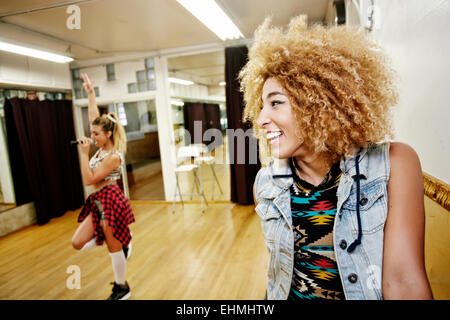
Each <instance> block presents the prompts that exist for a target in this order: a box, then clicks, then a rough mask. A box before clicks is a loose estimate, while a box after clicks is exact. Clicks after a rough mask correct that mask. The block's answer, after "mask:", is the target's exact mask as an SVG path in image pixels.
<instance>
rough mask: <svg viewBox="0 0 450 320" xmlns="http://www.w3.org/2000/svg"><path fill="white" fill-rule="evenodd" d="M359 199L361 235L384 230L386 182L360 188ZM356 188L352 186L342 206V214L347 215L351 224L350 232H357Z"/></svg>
mask: <svg viewBox="0 0 450 320" xmlns="http://www.w3.org/2000/svg"><path fill="white" fill-rule="evenodd" d="M360 191H361V195H360V197H359V201H360V205H359V210H360V215H361V230H362V233H363V234H371V233H375V232H377V231H379V230H382V229H383V228H384V223H385V222H386V216H387V190H386V182H385V181H383V180H375V181H372V182H370V183H367V184H365V185H362V186H361V189H360ZM356 201H357V200H356V186H355V184H354V185H353V186H352V189H351V192H350V195H349V197H348V198H347V200H346V201H345V202H344V203H343V205H342V214H344V215H348V216H349V218H350V221H351V224H352V231H353V232H354V233H355V234H356V233H357V232H358V221H357V217H356V205H357V203H356Z"/></svg>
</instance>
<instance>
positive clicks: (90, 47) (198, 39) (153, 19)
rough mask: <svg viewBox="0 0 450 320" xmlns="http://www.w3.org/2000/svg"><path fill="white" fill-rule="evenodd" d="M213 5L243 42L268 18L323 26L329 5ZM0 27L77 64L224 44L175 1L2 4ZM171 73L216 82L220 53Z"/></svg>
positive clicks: (279, 1) (301, 1)
mask: <svg viewBox="0 0 450 320" xmlns="http://www.w3.org/2000/svg"><path fill="white" fill-rule="evenodd" d="M216 2H217V3H218V4H219V6H221V7H222V9H223V10H224V11H225V12H226V13H227V14H228V15H229V16H230V18H231V19H232V20H233V22H234V23H235V24H236V25H237V27H238V28H239V29H240V30H241V32H242V33H243V35H244V37H245V38H252V36H253V32H254V30H255V29H256V27H257V26H258V25H259V24H260V23H261V22H262V21H263V20H264V18H265V17H266V16H268V15H272V17H273V23H274V24H276V25H285V24H287V23H288V22H289V20H290V18H292V17H293V16H296V15H298V14H301V13H304V14H307V15H308V18H309V21H310V22H318V21H323V20H324V17H325V14H326V11H327V7H328V4H329V0H216ZM70 4H76V5H77V6H78V7H79V8H80V13H81V24H80V27H81V29H78V30H77V29H73V30H71V29H69V28H68V27H67V26H66V21H67V19H68V17H69V16H70V13H67V12H66V10H67V7H68V6H69V5H70ZM0 23H1V25H4V26H7V27H8V28H9V30H13V29H20V31H21V32H22V33H23V32H25V33H28V34H30V35H33V38H39V37H43V38H45V39H48V40H52V41H54V42H56V43H58V44H59V45H60V47H62V48H64V51H66V52H67V53H68V54H69V55H70V56H72V57H73V58H74V59H75V60H76V61H85V60H89V59H97V58H103V57H111V56H118V55H124V54H134V53H143V52H151V51H157V50H163V49H171V48H180V47H187V46H200V45H203V44H211V43H222V41H221V40H220V38H219V37H217V36H216V35H215V34H214V33H212V32H211V31H210V30H209V29H208V28H207V27H205V26H204V25H203V24H202V23H201V22H200V21H198V20H197V19H196V18H195V17H194V16H193V15H191V14H190V13H189V12H188V11H187V10H186V9H184V8H183V7H182V6H181V5H180V4H179V3H178V2H177V1H176V0H126V1H125V0H72V1H67V0H66V1H62V0H14V1H10V0H0ZM11 34H12V33H11ZM2 36H4V37H8V35H4V34H2ZM14 37H15V36H14ZM16 40H17V39H16ZM43 43H44V42H43ZM25 44H26V43H25ZM35 45H36V44H35ZM169 67H170V68H171V69H172V71H173V70H177V71H178V72H185V73H191V74H193V75H194V76H195V77H204V78H205V79H206V78H208V77H209V78H210V79H209V80H210V81H214V82H215V81H217V80H218V79H223V70H224V57H223V52H222V53H210V54H202V55H199V56H196V57H193V56H184V57H179V58H172V59H170V60H169ZM213 77H214V79H211V78H213Z"/></svg>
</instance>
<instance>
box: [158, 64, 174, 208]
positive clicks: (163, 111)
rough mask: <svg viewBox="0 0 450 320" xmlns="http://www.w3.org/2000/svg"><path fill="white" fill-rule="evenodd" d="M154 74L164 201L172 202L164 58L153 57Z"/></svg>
mask: <svg viewBox="0 0 450 320" xmlns="http://www.w3.org/2000/svg"><path fill="white" fill-rule="evenodd" d="M154 59H155V73H156V118H157V122H158V139H159V151H160V154H161V167H162V174H163V181H164V194H165V198H166V201H172V200H173V190H174V188H175V183H176V182H175V181H176V179H175V172H174V169H175V165H176V163H175V137H174V132H173V119H172V109H171V106H170V93H169V80H168V78H169V75H168V68H167V58H166V57H154Z"/></svg>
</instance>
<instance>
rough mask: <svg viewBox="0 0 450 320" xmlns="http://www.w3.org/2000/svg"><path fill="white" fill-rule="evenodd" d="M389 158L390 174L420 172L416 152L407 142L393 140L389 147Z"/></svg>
mask: <svg viewBox="0 0 450 320" xmlns="http://www.w3.org/2000/svg"><path fill="white" fill-rule="evenodd" d="M389 160H390V166H391V175H392V174H396V175H398V174H400V175H406V176H410V175H411V174H414V173H415V175H417V174H418V173H419V174H420V177H421V174H422V168H421V165H420V159H419V156H418V155H417V152H416V151H415V150H414V149H413V148H412V147H411V146H410V145H408V144H406V143H403V142H393V143H391V144H390V148H389Z"/></svg>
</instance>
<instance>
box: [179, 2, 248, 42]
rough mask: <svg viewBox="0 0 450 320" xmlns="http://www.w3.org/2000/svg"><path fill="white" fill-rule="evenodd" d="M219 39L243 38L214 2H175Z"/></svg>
mask: <svg viewBox="0 0 450 320" xmlns="http://www.w3.org/2000/svg"><path fill="white" fill-rule="evenodd" d="M177 1H178V3H180V4H181V5H182V6H183V7H184V8H186V10H188V11H189V12H190V13H192V14H193V15H194V16H195V17H196V18H197V19H198V20H200V21H201V22H202V23H203V24H204V25H205V26H207V27H208V28H209V29H210V30H211V31H212V32H214V33H215V34H216V35H217V36H218V37H219V38H220V39H222V40H226V39H238V38H243V37H244V36H243V35H242V33H241V31H239V29H238V28H237V27H236V25H235V24H234V23H233V21H231V19H230V18H229V17H228V16H227V15H226V14H225V12H223V10H222V9H221V8H220V7H219V6H218V5H217V3H216V2H215V1H214V0H177Z"/></svg>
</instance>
